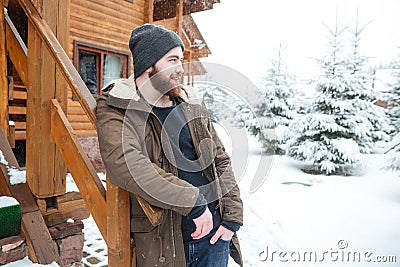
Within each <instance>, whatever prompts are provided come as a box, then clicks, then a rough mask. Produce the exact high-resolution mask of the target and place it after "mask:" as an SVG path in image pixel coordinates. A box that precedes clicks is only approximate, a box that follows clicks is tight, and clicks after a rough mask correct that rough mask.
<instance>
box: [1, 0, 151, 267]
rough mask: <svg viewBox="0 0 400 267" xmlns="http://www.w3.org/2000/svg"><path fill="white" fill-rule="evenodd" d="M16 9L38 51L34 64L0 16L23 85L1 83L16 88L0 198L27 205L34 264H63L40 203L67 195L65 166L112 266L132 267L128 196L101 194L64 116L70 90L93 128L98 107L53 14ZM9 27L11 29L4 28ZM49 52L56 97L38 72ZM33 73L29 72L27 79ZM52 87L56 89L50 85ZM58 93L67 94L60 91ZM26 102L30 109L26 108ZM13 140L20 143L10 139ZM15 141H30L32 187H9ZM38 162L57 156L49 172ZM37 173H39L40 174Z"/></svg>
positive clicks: (4, 115) (5, 130)
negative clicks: (57, 31) (50, 18)
mask: <svg viewBox="0 0 400 267" xmlns="http://www.w3.org/2000/svg"><path fill="white" fill-rule="evenodd" d="M36 2H38V1H35V3H36ZM39 2H40V1H39ZM50 2H52V1H50ZM56 2H57V3H59V4H60V6H62V5H64V4H65V3H68V1H62V0H60V1H59V2H58V1H54V3H53V2H52V3H50V4H49V5H56V4H57V3H56ZM3 3H4V2H3V1H1V2H0V8H1V10H3V6H2V5H3ZM18 3H19V5H20V6H21V7H22V9H23V10H24V12H25V14H26V15H27V17H28V24H29V25H28V26H29V34H30V35H31V37H29V39H28V47H30V49H32V53H31V54H29V57H28V53H27V49H26V46H25V45H24V43H23V42H22V41H21V38H20V37H19V36H18V34H17V32H16V30H15V29H13V26H12V22H11V20H9V18H8V16H7V15H5V17H3V12H0V13H2V15H0V26H5V29H6V31H5V34H4V33H0V43H6V44H7V45H6V51H7V53H8V55H9V58H10V59H11V61H12V63H13V66H14V67H15V69H16V71H17V72H18V76H19V77H18V78H19V79H14V77H12V80H11V83H8V82H9V81H7V77H4V76H5V75H3V77H2V80H1V82H2V85H3V87H4V86H7V84H10V86H9V88H8V96H9V97H10V99H4V98H0V102H1V103H0V104H1V105H2V106H1V107H0V120H1V121H0V123H1V126H2V130H0V149H1V151H3V153H4V154H5V155H6V159H7V161H8V162H9V165H8V166H5V165H4V164H0V167H1V172H0V185H1V187H0V193H1V194H3V195H9V196H13V197H15V198H16V199H17V200H19V202H20V203H21V207H22V210H23V219H22V223H23V233H24V235H25V237H26V239H27V243H28V247H29V256H30V258H31V260H33V261H35V262H38V263H42V264H49V263H51V262H53V261H57V262H58V263H59V264H60V263H61V262H60V257H59V255H58V253H57V249H56V247H55V244H54V241H53V240H52V239H51V237H50V235H49V232H48V229H47V227H46V224H45V222H44V220H43V216H42V214H41V213H40V209H39V208H38V205H37V202H36V201H35V199H34V196H36V197H39V198H45V197H51V196H57V195H61V194H63V192H64V193H65V169H66V167H67V168H68V169H69V171H70V172H71V174H72V176H73V178H74V181H75V183H76V185H77V186H78V189H79V191H80V194H81V196H82V198H83V199H84V201H85V203H86V206H87V208H88V209H89V210H90V213H91V214H92V216H93V218H94V220H95V222H96V224H97V226H98V228H99V230H100V232H101V234H102V236H103V238H104V240H105V241H106V243H107V246H108V262H109V264H108V266H110V267H114V266H118V267H128V266H129V267H130V266H131V258H132V255H131V249H130V235H129V234H127V229H130V209H129V205H130V200H129V193H128V192H127V191H125V190H123V189H121V188H118V187H116V186H114V185H113V184H111V183H109V182H108V181H107V190H106V189H105V188H104V187H103V185H102V183H101V181H100V179H99V177H98V175H97V173H96V171H95V169H94V168H93V166H92V164H91V162H90V161H89V159H88V157H87V155H86V153H85V151H84V150H83V148H82V146H81V144H80V143H79V141H78V139H77V136H76V134H75V132H74V129H73V128H72V126H71V123H70V122H69V121H68V118H67V115H66V90H65V89H66V86H68V87H69V88H71V89H72V92H73V93H74V95H75V96H76V98H77V100H78V101H79V104H80V107H82V108H83V110H84V114H85V115H87V116H88V117H89V119H90V122H91V123H92V125H93V126H95V115H94V112H93V110H94V108H95V106H96V103H95V100H94V98H93V96H92V95H91V94H90V92H89V90H88V89H87V87H86V86H85V84H84V82H83V81H82V79H81V77H80V76H79V74H78V72H77V71H76V69H75V67H74V66H73V64H72V63H71V61H70V59H69V58H68V56H67V54H66V53H65V51H64V49H63V47H62V46H61V44H60V43H59V41H58V39H57V38H56V36H55V34H54V33H53V31H52V29H51V28H50V26H49V25H48V24H47V21H46V19H45V18H44V17H45V16H49V15H48V14H47V15H45V16H43V17H42V14H40V12H39V11H38V10H37V8H36V7H35V5H34V4H33V3H32V2H31V1H30V0H18ZM43 3H44V2H43ZM43 3H42V4H43ZM36 4H37V3H36ZM4 21H5V25H3V23H4ZM2 28H4V27H2ZM4 41H5V42H4ZM1 51H4V49H3V50H2V49H1V47H0V52H1ZM43 51H47V52H46V53H48V54H49V55H50V57H49V58H46V60H47V59H48V60H50V61H51V62H53V63H54V64H55V66H56V73H54V72H53V75H54V77H56V78H54V79H56V80H57V84H61V85H62V84H63V83H62V82H64V83H65V84H66V86H59V87H60V88H58V86H56V88H55V94H53V95H52V94H49V93H48V91H46V92H44V91H43V90H44V89H43V88H42V86H41V84H42V83H43V81H42V80H41V79H49V78H48V77H47V76H46V77H45V76H43V75H44V74H43V71H45V69H44V68H43V65H40V64H41V63H40V62H37V61H39V60H43V59H41V56H42V55H43V53H45V52H43ZM38 53H39V54H38ZM0 56H1V57H2V60H1V61H0V62H2V63H1V65H0V68H2V69H3V70H4V69H6V68H7V66H6V63H5V62H6V61H5V53H4V52H3V53H1V55H0ZM37 63H39V66H38V68H35V66H36V65H35V64H37ZM28 68H29V70H30V73H28ZM3 73H6V72H3ZM10 79H11V77H10ZM59 80H60V81H59ZM47 81H50V82H51V80H47ZM57 90H63V91H61V92H59V91H57ZM2 96H4V94H2ZM9 100H11V101H10V103H11V105H8V101H9ZM60 101H61V102H60ZM27 103H28V107H26V104H27ZM29 103H36V105H39V107H37V106H34V108H35V109H30V107H33V105H32V104H31V105H29ZM47 108H48V109H47ZM34 111H37V112H34ZM46 112H49V113H47V114H49V115H50V116H46V114H43V113H46ZM8 116H11V117H15V118H16V119H15V120H14V121H15V128H14V129H13V130H11V131H10V126H9V125H8ZM39 118H40V120H39ZM37 124H40V126H41V128H35V127H37ZM11 128H12V127H11ZM94 128H95V127H94ZM26 129H27V130H28V132H29V131H30V134H27V130H26ZM13 134H14V137H12V135H13ZM10 136H11V139H13V140H20V139H24V138H26V139H27V149H28V150H29V151H27V158H28V157H31V158H29V160H31V161H32V163H31V164H30V165H29V164H28V162H27V168H26V171H27V183H24V184H18V185H12V184H10V180H9V177H8V174H7V168H9V167H10V166H14V167H15V168H19V166H18V163H17V161H16V160H15V157H14V155H13V153H12V150H11V146H10V143H9V142H8V141H7V139H9V138H10ZM36 138H39V139H40V138H41V139H40V140H43V141H42V142H36V141H33V139H36ZM48 140H51V142H50V144H48V143H46V144H43V142H48ZM11 144H12V142H11ZM51 144H54V146H55V152H54V153H53V152H52V153H49V154H50V155H43V154H46V152H45V151H48V150H49V149H50V151H52V147H51ZM42 145H45V147H44V148H43V147H41V146H42ZM28 154H29V155H28ZM35 156H37V157H39V156H46V157H51V158H49V159H50V160H49V162H50V163H48V162H45V164H50V165H46V166H45V167H43V166H39V165H37V164H43V163H41V162H40V160H39V162H38V161H37V159H35V158H32V157H35ZM35 164H36V165H35ZM38 166H39V169H37V168H38ZM46 167H47V168H48V167H50V168H54V173H53V175H58V176H53V177H57V178H56V179H54V178H51V177H52V176H51V175H48V173H47V172H46V171H47V169H46ZM40 168H45V170H42V172H43V173H44V175H42V174H41V169H40ZM42 176H43V177H42ZM49 177H50V178H49ZM41 179H42V180H41ZM38 180H39V181H38ZM63 182H64V190H63ZM48 183H54V185H51V187H50V186H49V189H48V191H49V192H50V193H46V192H43V190H42V188H41V187H40V186H42V187H43V185H46V186H47V185H48ZM51 190H53V191H51ZM51 192H53V193H51ZM141 203H142V205H143V207H144V210H145V211H146V212H147V214H148V216H149V218H150V219H151V221H153V222H156V221H158V220H159V217H158V216H159V214H158V213H157V212H156V211H154V210H153V209H152V208H151V207H150V206H149V205H148V204H147V203H145V202H143V201H141Z"/></svg>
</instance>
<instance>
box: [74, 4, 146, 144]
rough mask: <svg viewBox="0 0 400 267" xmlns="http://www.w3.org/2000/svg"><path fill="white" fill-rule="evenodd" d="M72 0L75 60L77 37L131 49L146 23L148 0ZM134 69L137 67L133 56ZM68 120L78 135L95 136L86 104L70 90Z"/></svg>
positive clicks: (124, 49) (101, 44)
mask: <svg viewBox="0 0 400 267" xmlns="http://www.w3.org/2000/svg"><path fill="white" fill-rule="evenodd" d="M133 2H134V3H133V4H132V3H130V2H128V1H125V0H102V1H99V0H86V1H81V0H71V11H70V38H69V51H68V55H69V57H70V59H71V61H73V60H74V41H80V42H84V43H88V44H92V45H96V46H101V47H104V48H111V49H114V50H119V51H125V52H130V51H129V47H128V40H129V37H130V34H131V31H132V29H133V28H134V27H136V26H139V25H141V24H143V23H144V20H145V15H144V8H145V0H134V1H133ZM130 63H131V65H130V72H131V73H132V71H133V64H132V60H131V62H130ZM68 120H69V121H70V122H71V125H72V127H73V128H74V130H75V133H76V134H77V135H78V136H94V135H96V130H95V129H94V128H93V126H92V125H91V123H90V121H89V118H87V116H86V115H85V113H84V111H83V109H82V107H81V106H80V105H79V103H78V102H77V101H73V100H72V92H71V90H69V92H68Z"/></svg>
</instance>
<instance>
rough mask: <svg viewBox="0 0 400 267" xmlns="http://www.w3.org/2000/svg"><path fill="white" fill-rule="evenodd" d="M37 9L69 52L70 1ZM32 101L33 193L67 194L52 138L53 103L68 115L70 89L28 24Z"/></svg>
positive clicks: (39, 2) (40, 3) (42, 3)
mask: <svg viewBox="0 0 400 267" xmlns="http://www.w3.org/2000/svg"><path fill="white" fill-rule="evenodd" d="M34 2H35V4H36V9H37V10H39V12H40V13H41V14H40V15H41V17H42V18H43V19H44V20H46V22H47V24H48V25H49V27H50V28H51V29H52V31H53V33H54V35H55V36H56V37H57V38H58V40H59V42H60V44H61V45H62V46H63V47H64V49H66V48H67V45H68V42H67V40H68V36H69V32H68V30H69V27H68V15H69V12H68V10H69V1H65V0H53V1H46V0H36V1H34ZM28 47H29V49H28V69H29V73H28V80H29V82H28V92H29V93H28V99H27V140H26V151H27V153H26V176H27V183H28V185H29V187H30V188H31V190H32V193H33V194H34V195H36V196H37V197H39V198H45V197H51V196H56V195H61V194H63V193H65V184H66V183H65V181H66V167H65V163H64V162H63V160H62V157H61V155H60V153H59V151H57V149H56V145H55V143H54V141H53V140H52V138H51V135H50V131H51V119H50V118H51V99H54V98H56V99H57V100H58V102H59V103H60V105H61V107H63V109H64V111H66V106H67V87H66V84H65V82H64V81H61V80H62V79H61V74H60V73H59V72H58V70H57V69H56V63H55V61H54V60H53V58H52V56H51V55H50V53H49V51H48V50H47V48H46V46H45V44H44V42H42V40H41V38H40V35H39V34H38V33H37V32H36V29H35V27H34V26H33V25H32V23H31V22H29V23H28Z"/></svg>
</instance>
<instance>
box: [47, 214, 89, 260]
mask: <svg viewBox="0 0 400 267" xmlns="http://www.w3.org/2000/svg"><path fill="white" fill-rule="evenodd" d="M83 227H84V225H83V223H82V221H80V220H75V221H67V222H65V223H61V224H58V225H56V226H53V227H50V228H49V232H50V235H51V237H52V238H53V239H54V241H55V242H56V244H57V247H58V251H59V253H60V258H61V261H62V263H63V265H64V266H79V265H77V264H79V263H80V262H81V260H82V258H83V243H84V234H83V232H82V230H83Z"/></svg>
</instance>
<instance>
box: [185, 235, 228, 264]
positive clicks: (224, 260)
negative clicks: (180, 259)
mask: <svg viewBox="0 0 400 267" xmlns="http://www.w3.org/2000/svg"><path fill="white" fill-rule="evenodd" d="M210 238H211V237H208V238H204V240H201V241H198V242H191V243H187V244H184V247H185V256H186V267H226V266H228V259H229V244H230V242H231V241H225V240H222V239H221V238H219V239H218V241H217V242H216V243H215V244H214V245H211V244H210Z"/></svg>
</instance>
